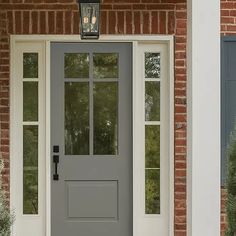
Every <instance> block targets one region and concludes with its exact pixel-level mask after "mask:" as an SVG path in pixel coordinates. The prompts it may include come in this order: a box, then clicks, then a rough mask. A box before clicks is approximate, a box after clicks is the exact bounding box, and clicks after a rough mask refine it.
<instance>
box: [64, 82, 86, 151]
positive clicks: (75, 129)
mask: <svg viewBox="0 0 236 236" xmlns="http://www.w3.org/2000/svg"><path fill="white" fill-rule="evenodd" d="M65 154H66V155H88V154H89V83H87V82H86V83H84V82H73V83H72V82H66V83H65Z"/></svg>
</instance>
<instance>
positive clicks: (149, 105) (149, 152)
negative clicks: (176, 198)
mask: <svg viewBox="0 0 236 236" xmlns="http://www.w3.org/2000/svg"><path fill="white" fill-rule="evenodd" d="M160 60H161V58H160V53H156V52H155V53H154V52H146V53H144V72H145V73H144V83H145V214H152V215H153V214H155V215H156V214H160V213H161V198H160V194H161V186H160V185H161V180H160V171H161V150H160V149H161V148H160V143H161V105H160V104H161V102H160V100H161V68H160Z"/></svg>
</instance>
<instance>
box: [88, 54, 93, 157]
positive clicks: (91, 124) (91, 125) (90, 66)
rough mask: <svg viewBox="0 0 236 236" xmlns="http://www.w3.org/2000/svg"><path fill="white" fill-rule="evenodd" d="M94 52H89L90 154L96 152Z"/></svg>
mask: <svg viewBox="0 0 236 236" xmlns="http://www.w3.org/2000/svg"><path fill="white" fill-rule="evenodd" d="M92 75H93V54H92V53H89V154H90V155H93V154H94V141H93V137H94V134H93V132H94V121H93V119H94V118H93V109H94V108H93V106H94V102H93V76H92Z"/></svg>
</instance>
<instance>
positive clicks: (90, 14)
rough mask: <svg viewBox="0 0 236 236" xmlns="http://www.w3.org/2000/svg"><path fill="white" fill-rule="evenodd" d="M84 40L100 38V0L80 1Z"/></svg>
mask: <svg viewBox="0 0 236 236" xmlns="http://www.w3.org/2000/svg"><path fill="white" fill-rule="evenodd" d="M78 4H79V9H80V34H81V38H82V39H98V38H99V17H100V0H78Z"/></svg>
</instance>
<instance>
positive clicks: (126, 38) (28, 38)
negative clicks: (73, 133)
mask: <svg viewBox="0 0 236 236" xmlns="http://www.w3.org/2000/svg"><path fill="white" fill-rule="evenodd" d="M55 41H56V42H81V40H80V36H79V35H11V37H10V42H11V43H10V52H11V60H10V102H11V103H10V137H11V138H10V158H11V161H10V169H11V174H10V193H11V195H10V205H11V207H12V206H14V202H13V200H14V199H15V196H14V195H15V192H14V188H13V186H14V179H15V178H16V177H15V176H14V173H12V172H13V171H14V169H15V168H16V166H14V159H15V158H17V153H16V151H15V150H14V145H13V144H14V143H15V142H16V137H15V136H14V131H15V130H16V127H15V126H16V125H15V123H16V117H17V116H16V109H15V105H14V103H13V101H14V100H13V98H14V94H15V93H16V89H17V88H16V87H15V85H14V78H15V77H16V72H15V65H16V63H17V62H15V60H14V56H15V45H16V43H18V42H25V43H29V42H31V43H32V42H42V43H44V47H45V60H46V63H45V65H46V68H45V70H46V71H45V79H46V103H45V106H46V107H45V109H46V124H45V127H46V153H45V155H46V232H45V234H46V236H50V232H51V228H50V219H51V217H50V209H51V206H50V201H51V200H50V191H51V186H50V181H51V180H50V173H51V170H50V159H51V154H50V102H49V101H50V42H55ZM86 42H131V43H132V44H133V78H135V77H136V76H137V60H136V58H137V50H138V44H139V43H151V44H166V45H167V47H168V63H169V64H168V81H169V88H168V89H169V94H168V95H169V137H168V139H169V144H170V145H169V177H170V180H169V193H170V194H169V209H170V212H169V229H170V230H169V235H168V236H173V235H174V37H173V36H162V35H161V36H160V35H144V36H143V35H101V36H100V38H99V40H96V41H86ZM135 88H137V85H136V84H135V80H133V102H134V104H133V114H134V115H133V116H134V117H135V114H136V113H137V111H136V110H135V109H134V108H135V107H137V106H135V102H136V103H137V101H135V98H136V97H135ZM139 125H140V124H137V122H136V123H135V120H134V121H133V130H135V128H136V127H138V126H139ZM133 135H136V134H133ZM134 137H135V136H134ZM138 145H139V144H138V143H135V142H134V143H133V150H135V148H136V147H138ZM135 166H136V164H135V159H134V158H133V176H134V177H137V175H136V174H135V171H136V170H135ZM134 180H135V179H133V182H134V183H135V181H134ZM137 181H138V180H137ZM134 190H135V189H134ZM135 195H136V193H135V192H134V193H133V196H135ZM133 202H134V204H135V199H133ZM137 225H138V222H136V216H135V214H134V215H133V229H134V231H133V232H134V236H136V235H135V232H136V231H135V229H136V227H137ZM14 236H21V235H17V234H14ZM147 236H148V235H147Z"/></svg>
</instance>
